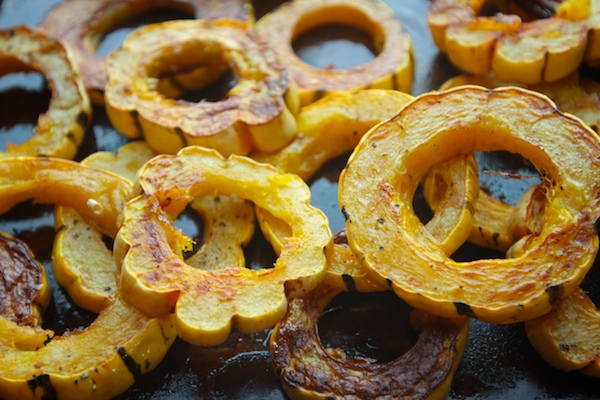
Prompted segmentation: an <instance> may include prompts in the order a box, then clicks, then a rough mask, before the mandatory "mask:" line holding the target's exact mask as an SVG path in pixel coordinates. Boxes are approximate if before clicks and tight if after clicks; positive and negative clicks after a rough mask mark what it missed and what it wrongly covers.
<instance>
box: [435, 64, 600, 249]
mask: <svg viewBox="0 0 600 400" xmlns="http://www.w3.org/2000/svg"><path fill="white" fill-rule="evenodd" d="M463 85H479V86H484V87H486V88H497V87H501V86H516V85H517V84H515V83H509V82H502V81H499V80H498V79H496V78H495V77H493V76H491V75H485V76H471V75H458V76H455V77H453V78H450V79H448V80H447V81H446V82H444V83H443V84H442V85H441V86H440V89H439V90H441V91H444V90H448V89H452V88H455V87H458V86H463ZM519 86H522V87H523V88H526V89H530V90H534V91H537V92H540V93H543V94H545V95H546V96H548V97H549V98H550V99H551V100H552V101H554V103H555V104H556V106H557V107H558V109H559V110H561V111H563V112H566V113H569V114H572V115H574V116H576V117H578V118H580V119H581V120H582V121H583V122H584V123H586V124H587V125H588V126H590V127H592V128H593V129H594V130H596V128H597V127H598V126H600V112H598V108H599V102H598V99H599V96H600V85H598V83H597V82H595V81H593V80H591V79H586V78H581V77H580V76H579V74H578V73H574V74H571V75H569V76H567V77H566V78H563V79H561V80H560V81H556V82H549V83H539V84H535V85H519ZM435 174H440V175H443V176H445V177H446V178H444V177H443V176H440V177H438V179H451V176H452V172H451V171H450V170H444V169H440V170H438V171H437V172H436V173H435ZM435 174H429V175H428V176H426V177H425V182H426V184H427V181H428V180H429V179H431V178H432V177H433V176H434V175H435ZM431 189H432V190H426V191H425V192H424V194H425V199H426V200H427V202H428V203H429V205H430V206H432V207H433V208H434V209H436V208H437V205H436V200H435V198H434V194H435V190H436V186H431ZM523 203H524V205H525V204H527V203H528V200H527V199H526V198H525V199H523ZM517 213H518V210H517V209H515V207H514V206H512V205H509V204H506V203H504V202H502V201H500V200H499V199H496V198H494V197H492V196H490V195H488V194H486V193H485V192H483V191H481V192H480V194H479V199H478V201H477V204H476V206H475V213H474V215H473V229H472V232H471V235H470V236H469V241H470V242H472V243H475V244H477V245H479V246H483V247H490V248H494V249H497V250H500V251H507V250H508V249H509V248H510V247H511V246H512V245H513V244H514V243H515V242H516V241H517V240H518V239H520V238H521V236H520V234H519V233H518V231H517V229H518V226H517V225H515V223H514V220H515V217H516V214H517Z"/></svg>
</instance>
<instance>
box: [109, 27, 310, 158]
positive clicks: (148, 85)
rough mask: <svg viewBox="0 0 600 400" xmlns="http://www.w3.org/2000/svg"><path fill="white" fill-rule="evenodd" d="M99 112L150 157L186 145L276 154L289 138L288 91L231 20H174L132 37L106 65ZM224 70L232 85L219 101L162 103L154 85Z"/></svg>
mask: <svg viewBox="0 0 600 400" xmlns="http://www.w3.org/2000/svg"><path fill="white" fill-rule="evenodd" d="M106 62H107V71H108V83H107V85H106V91H105V100H106V111H107V114H108V117H109V119H110V121H111V123H112V124H113V125H114V127H115V128H116V129H117V130H118V131H120V132H121V133H123V134H124V135H126V136H128V137H132V138H140V137H143V138H144V139H145V140H146V142H147V143H148V144H149V145H150V147H152V148H153V149H154V150H155V151H156V152H158V153H176V152H177V151H178V150H179V149H181V148H182V147H185V146H188V145H201V146H204V147H210V148H215V149H217V150H218V151H219V152H221V154H224V155H229V154H247V153H249V152H250V151H251V150H259V151H264V152H271V151H277V150H279V149H281V148H282V147H284V146H285V145H287V144H288V143H289V142H290V141H291V140H292V139H293V137H294V135H295V134H296V120H295V117H294V115H295V114H296V112H297V109H298V94H297V92H296V90H295V84H294V82H293V81H292V80H290V78H289V77H288V72H287V71H286V69H285V68H284V67H283V65H282V64H281V63H280V61H279V60H278V58H277V55H276V53H275V52H274V51H273V49H272V48H271V47H270V46H269V45H268V43H267V42H266V41H265V40H264V39H263V38H262V37H261V36H259V35H258V34H256V33H255V32H254V31H253V30H252V28H251V26H250V25H248V24H246V23H244V22H241V21H234V20H213V21H208V20H179V21H167V22H163V23H157V24H152V25H148V26H145V27H143V28H140V29H137V30H136V31H134V32H132V33H131V34H130V35H129V36H127V38H126V39H125V41H124V42H123V45H122V47H121V48H120V49H118V50H115V51H114V52H112V53H111V54H110V55H109V57H108V58H107V61H106ZM196 65H204V66H206V67H212V66H214V67H217V68H218V67H220V66H223V65H225V66H227V68H228V69H229V70H230V71H231V73H232V74H233V77H234V79H235V83H234V85H233V87H232V88H231V89H230V90H229V91H228V92H227V94H226V95H225V97H224V98H223V99H221V100H218V101H215V102H211V101H200V102H189V101H185V100H178V99H171V98H166V97H165V96H162V95H161V94H160V93H159V91H158V84H159V80H158V77H159V76H161V75H163V74H165V73H167V72H169V71H171V72H177V71H181V70H182V69H185V68H186V67H190V66H196Z"/></svg>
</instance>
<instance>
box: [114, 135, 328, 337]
mask: <svg viewBox="0 0 600 400" xmlns="http://www.w3.org/2000/svg"><path fill="white" fill-rule="evenodd" d="M138 183H139V187H140V188H141V189H142V191H143V193H142V194H141V195H140V196H138V197H136V198H134V199H133V200H131V201H130V202H129V203H128V204H127V207H126V208H125V210H124V213H123V217H122V226H121V229H120V230H119V234H118V236H117V239H116V240H115V245H114V248H115V257H116V259H117V262H119V263H120V264H121V265H122V269H121V287H122V289H123V291H124V293H125V294H126V296H127V298H129V299H130V300H131V301H132V302H134V304H136V305H137V306H138V307H139V308H140V309H142V310H143V311H145V312H147V313H149V314H150V315H163V314H167V313H169V312H173V311H174V312H175V314H176V318H177V329H178V334H179V336H180V337H181V338H182V339H184V340H186V341H188V342H191V343H195V344H200V345H216V344H219V343H221V342H223V341H224V340H226V339H227V337H228V335H229V332H230V330H231V326H232V323H233V322H234V321H235V323H236V327H237V328H238V330H239V331H241V332H255V331H259V330H262V329H266V328H268V327H270V326H273V325H275V323H276V322H277V321H278V320H279V319H280V318H281V317H282V316H283V314H284V313H285V309H286V307H287V299H286V293H285V290H284V286H289V285H290V284H291V283H292V282H294V283H295V284H296V287H297V288H298V290H299V291H308V290H311V289H313V288H314V287H315V286H316V285H317V284H318V283H319V282H320V281H321V280H322V279H323V276H324V274H325V265H326V256H327V253H328V252H329V251H330V250H331V245H332V236H331V232H330V230H329V228H328V222H327V218H326V217H325V215H324V214H323V213H322V212H321V211H320V210H318V209H316V208H314V207H312V206H311V205H310V203H309V201H310V190H309V189H308V187H307V186H306V184H305V183H304V181H302V179H300V177H298V176H296V175H293V174H287V173H283V172H281V171H280V170H278V169H276V168H274V167H272V166H271V165H268V164H261V163H257V162H256V161H254V160H251V159H249V158H246V157H243V156H239V155H232V156H230V157H229V158H228V159H225V158H223V157H222V156H221V155H220V154H219V153H218V152H216V151H215V150H212V149H206V148H201V147H197V146H191V147H186V148H184V149H182V150H181V151H180V152H179V153H178V154H177V155H176V156H171V155H161V156H157V157H155V158H153V159H152V160H151V161H149V162H148V163H146V165H145V166H144V167H143V168H142V170H141V172H140V174H139V177H138ZM215 193H218V194H221V193H223V194H235V195H237V196H238V197H240V198H243V199H247V200H251V201H253V202H254V203H255V204H256V205H257V206H259V207H262V208H265V209H267V210H268V211H269V212H271V213H272V214H273V215H275V216H276V217H278V218H281V219H283V220H284V221H285V222H286V223H287V224H288V225H289V226H290V227H291V229H292V233H293V235H292V236H290V237H287V238H285V239H284V241H283V245H282V250H281V253H280V254H279V256H278V258H277V260H276V262H275V264H274V267H273V268H264V269H260V270H251V269H247V268H240V267H239V266H231V267H229V268H222V269H218V270H213V271H207V270H203V269H198V268H193V267H191V266H189V265H187V264H186V263H185V262H184V260H183V257H182V254H181V252H182V251H183V250H185V249H186V248H190V246H191V240H190V238H188V237H187V236H185V235H184V234H183V233H182V232H181V231H180V230H178V229H177V228H176V227H175V226H174V225H173V224H172V222H173V221H174V219H175V218H176V216H177V215H178V214H179V213H180V212H181V211H182V210H183V209H184V208H185V206H186V205H187V204H188V203H190V201H191V200H192V199H193V198H195V197H199V196H202V195H206V194H215Z"/></svg>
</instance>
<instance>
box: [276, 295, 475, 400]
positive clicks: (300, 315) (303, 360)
mask: <svg viewBox="0 0 600 400" xmlns="http://www.w3.org/2000/svg"><path fill="white" fill-rule="evenodd" d="M339 293H340V290H339V289H333V288H331V287H329V286H327V285H325V284H321V285H319V286H318V287H317V289H315V290H313V291H312V292H310V293H307V294H305V295H303V296H299V297H296V298H293V299H291V300H290V304H289V307H288V311H287V313H286V315H285V317H284V318H283V319H282V320H281V321H280V322H279V323H278V324H277V326H276V327H275V330H274V332H273V334H272V335H271V340H270V348H271V360H272V363H273V367H274V369H275V372H276V373H277V375H278V376H279V377H280V378H281V382H282V384H283V387H284V389H285V391H286V393H287V394H288V395H289V396H290V398H292V399H331V398H363V399H367V398H368V399H374V398H390V399H400V398H402V399H404V398H406V399H409V398H410V399H430V400H432V399H445V398H447V396H448V394H449V392H450V387H451V383H452V378H453V376H454V373H455V371H456V369H457V368H458V366H459V364H460V361H461V359H462V355H463V353H464V350H465V347H466V344H467V337H468V332H469V319H468V318H455V319H444V318H440V317H437V316H435V315H433V314H428V313H426V312H423V311H419V310H413V311H412V312H411V315H410V319H411V324H412V325H413V327H414V329H415V330H416V331H418V332H419V336H418V339H417V342H416V343H415V345H414V346H413V347H411V348H410V350H409V351H407V352H406V353H405V354H403V355H401V356H400V357H398V358H396V359H394V360H392V361H388V362H381V363H379V362H370V361H369V360H365V359H360V358H356V359H353V358H350V357H347V356H346V354H345V353H344V351H343V350H342V349H337V348H335V349H329V348H326V347H325V346H324V345H323V343H322V342H321V339H320V337H319V332H318V321H319V317H320V316H321V314H322V311H323V309H324V308H325V306H327V304H329V302H330V301H331V300H332V299H333V298H334V297H335V296H337V295H338V294H339Z"/></svg>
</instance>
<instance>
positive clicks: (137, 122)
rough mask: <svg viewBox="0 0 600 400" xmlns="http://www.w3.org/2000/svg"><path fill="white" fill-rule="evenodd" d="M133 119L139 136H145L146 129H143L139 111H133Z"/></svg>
mask: <svg viewBox="0 0 600 400" xmlns="http://www.w3.org/2000/svg"><path fill="white" fill-rule="evenodd" d="M130 114H131V119H133V125H134V126H135V130H136V132H137V135H139V136H144V129H142V124H141V123H140V115H139V114H138V112H137V110H131V112H130Z"/></svg>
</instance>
